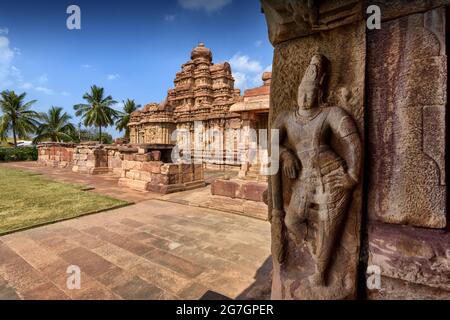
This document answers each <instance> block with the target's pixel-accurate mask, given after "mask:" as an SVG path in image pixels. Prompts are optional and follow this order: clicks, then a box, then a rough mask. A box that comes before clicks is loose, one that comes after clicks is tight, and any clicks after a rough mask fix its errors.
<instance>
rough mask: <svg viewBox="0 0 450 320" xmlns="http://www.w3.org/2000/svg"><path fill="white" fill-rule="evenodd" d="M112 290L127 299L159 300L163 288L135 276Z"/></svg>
mask: <svg viewBox="0 0 450 320" xmlns="http://www.w3.org/2000/svg"><path fill="white" fill-rule="evenodd" d="M112 291H113V292H114V293H115V294H117V295H119V296H121V297H122V298H124V299H127V300H159V299H161V297H162V295H163V290H161V289H160V288H158V287H156V286H154V285H152V284H149V283H148V282H146V281H144V280H142V279H141V278H139V277H137V276H134V277H132V278H131V279H129V280H126V281H124V282H123V283H121V284H119V285H117V286H115V287H113V288H112Z"/></svg>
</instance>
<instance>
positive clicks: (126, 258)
mask: <svg viewBox="0 0 450 320" xmlns="http://www.w3.org/2000/svg"><path fill="white" fill-rule="evenodd" d="M93 252H95V253H96V254H98V255H99V256H101V257H103V258H104V259H105V260H108V261H109V262H111V263H113V264H114V265H116V266H119V267H120V268H123V269H127V270H128V269H131V268H133V267H134V266H136V265H138V264H140V263H142V262H144V261H145V259H144V258H143V257H141V256H138V255H135V254H133V253H131V252H129V251H127V250H124V249H122V248H120V247H118V246H115V245H113V244H110V243H108V244H106V245H104V246H101V247H98V248H96V249H94V250H93Z"/></svg>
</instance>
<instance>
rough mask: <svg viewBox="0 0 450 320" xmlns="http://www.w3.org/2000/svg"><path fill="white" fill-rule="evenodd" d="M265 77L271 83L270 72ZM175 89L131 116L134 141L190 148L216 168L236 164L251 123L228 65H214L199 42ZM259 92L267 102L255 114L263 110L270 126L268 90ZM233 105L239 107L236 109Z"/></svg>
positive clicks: (131, 133) (181, 71)
mask: <svg viewBox="0 0 450 320" xmlns="http://www.w3.org/2000/svg"><path fill="white" fill-rule="evenodd" d="M264 77H265V81H266V82H267V83H268V81H270V73H266V74H265V75H264ZM174 85H175V87H174V88H173V89H169V90H168V93H167V98H166V99H165V101H164V102H162V103H159V104H157V103H150V104H147V105H146V106H145V107H144V108H143V110H141V111H137V112H135V113H134V114H133V115H132V118H131V121H130V124H129V126H130V140H131V141H130V142H131V143H132V144H174V145H175V144H177V145H178V146H184V149H190V155H191V157H192V158H195V159H196V160H197V161H200V162H204V163H208V164H210V165H212V166H214V165H220V166H224V165H236V164H238V162H239V159H238V154H239V151H242V152H245V151H243V149H245V147H243V146H242V144H243V142H242V140H243V139H241V138H240V136H239V134H240V130H241V129H245V127H246V126H247V127H248V126H250V125H251V124H250V123H249V122H248V121H247V120H248V119H249V117H248V113H249V112H247V111H248V110H246V108H245V101H244V100H245V96H244V97H242V96H240V90H239V89H235V88H234V78H233V76H232V71H231V66H230V64H229V63H228V62H223V63H213V57H212V52H211V50H210V49H208V48H206V47H205V45H204V44H203V43H199V44H198V46H197V47H195V48H194V49H193V50H192V52H191V59H190V60H189V61H187V62H186V63H185V64H183V65H182V66H181V70H180V71H179V72H178V73H177V74H176V76H175V80H174ZM260 91H261V90H260ZM261 92H263V93H265V96H266V97H267V101H266V103H263V104H259V106H258V108H256V109H255V110H254V111H258V110H259V111H264V112H263V115H264V119H265V120H260V121H259V123H263V124H264V123H265V124H266V125H265V128H267V112H268V107H269V105H268V89H267V90H262V91H261ZM253 95H254V94H253ZM235 104H236V108H232V106H233V105H235ZM234 109H235V111H232V110H234ZM243 113H244V114H243ZM255 124H256V122H255ZM175 129H177V134H176V137H175V135H173V132H174V130H175ZM218 150H219V152H217V151H218ZM226 151H228V152H226Z"/></svg>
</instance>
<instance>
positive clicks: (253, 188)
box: [211, 179, 267, 202]
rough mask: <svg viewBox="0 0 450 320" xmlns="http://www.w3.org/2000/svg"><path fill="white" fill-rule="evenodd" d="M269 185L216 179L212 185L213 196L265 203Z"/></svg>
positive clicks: (241, 180) (239, 180)
mask: <svg viewBox="0 0 450 320" xmlns="http://www.w3.org/2000/svg"><path fill="white" fill-rule="evenodd" d="M266 190H267V183H264V182H256V181H249V180H243V179H231V180H225V179H216V180H214V181H213V182H212V183H211V194H213V195H217V196H224V197H229V198H233V199H234V198H238V199H245V200H250V201H257V202H263V201H264V196H263V194H264V192H265V191H266Z"/></svg>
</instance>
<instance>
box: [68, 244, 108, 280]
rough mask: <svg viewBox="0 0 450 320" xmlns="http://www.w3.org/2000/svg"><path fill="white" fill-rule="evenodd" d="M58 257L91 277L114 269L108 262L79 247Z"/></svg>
mask: <svg viewBox="0 0 450 320" xmlns="http://www.w3.org/2000/svg"><path fill="white" fill-rule="evenodd" d="M60 256H61V257H62V258H63V259H64V260H66V261H67V262H69V263H70V264H71V265H76V266H79V267H80V269H81V270H82V271H83V272H85V273H86V274H88V275H89V276H92V277H96V276H99V275H101V274H103V273H105V272H108V271H110V270H112V269H113V268H114V265H113V264H112V263H110V262H109V261H107V260H105V259H103V258H102V257H100V256H99V255H97V254H95V253H93V252H91V251H89V250H87V249H85V248H81V247H78V248H75V249H71V250H68V251H65V252H63V253H61V254H60Z"/></svg>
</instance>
